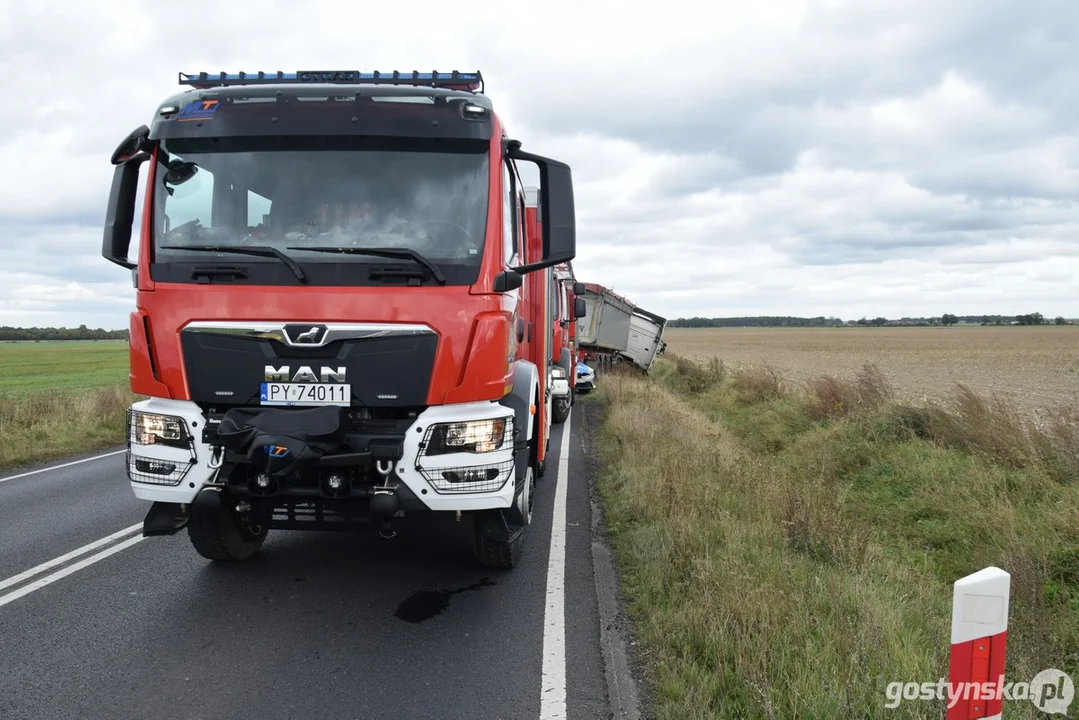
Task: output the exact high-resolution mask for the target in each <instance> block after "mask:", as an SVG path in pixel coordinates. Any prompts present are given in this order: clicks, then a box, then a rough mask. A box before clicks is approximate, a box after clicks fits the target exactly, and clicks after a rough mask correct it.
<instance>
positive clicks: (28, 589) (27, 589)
mask: <svg viewBox="0 0 1079 720" xmlns="http://www.w3.org/2000/svg"><path fill="white" fill-rule="evenodd" d="M145 539H146V538H145V537H143V536H142V535H136V536H135V537H133V538H128V539H127V540H125V541H123V542H122V543H120V544H119V545H113V546H112V547H111V548H106V549H105V550H102V551H101V552H99V553H97V554H96V555H91V556H90V557H88V558H84V559H82V560H80V561H79V562H77V563H75V564H74V565H68V566H67V567H66V568H64V569H63V570H57V571H56V572H54V573H53V574H52V575H46V576H45V577H43V578H41V579H40V580H35V581H34V582H32V583H30V584H29V585H24V586H23V587H21V588H19V589H18V590H15V591H14V592H10V593H8V594H7V595H0V607H3V606H4V605H7V604H8V603H9V602H14V601H15V600H18V599H19V598H21V597H22V596H23V595H29V594H30V593H32V592H34V591H35V590H40V589H41V588H43V587H45V586H46V585H51V584H52V583H54V582H56V581H57V580H60V579H62V578H65V577H67V576H68V575H70V574H72V573H75V572H78V571H79V570H82V569H83V568H84V567H88V566H90V565H93V564H94V563H96V562H97V561H98V560H104V559H105V558H107V557H108V556H109V555H115V554H116V553H118V552H120V551H121V550H126V549H127V548H129V547H131V546H132V545H134V544H135V543H137V542H141V541H142V540H145Z"/></svg>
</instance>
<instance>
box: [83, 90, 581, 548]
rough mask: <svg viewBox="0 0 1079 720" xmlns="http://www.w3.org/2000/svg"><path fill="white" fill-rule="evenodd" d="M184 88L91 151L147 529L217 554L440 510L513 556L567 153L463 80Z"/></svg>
mask: <svg viewBox="0 0 1079 720" xmlns="http://www.w3.org/2000/svg"><path fill="white" fill-rule="evenodd" d="M180 84H181V85H188V86H191V87H192V88H193V89H189V90H186V91H183V92H180V93H177V94H175V95H173V96H172V97H169V98H166V99H164V100H163V101H162V102H161V103H159V104H158V105H156V106H155V107H154V109H153V115H152V118H153V119H152V121H151V123H150V126H149V127H147V126H146V125H142V126H140V127H138V128H136V129H135V130H134V131H132V132H131V133H130V134H129V135H128V136H127V138H125V139H124V140H123V142H121V143H120V145H119V146H118V147H117V148H116V150H115V151H114V153H113V155H112V159H111V161H112V164H113V165H114V166H115V171H114V175H113V182H112V189H111V192H110V195H109V200H108V208H107V214H106V220H105V228H104V236H103V244H102V255H103V256H104V257H105V259H107V260H109V261H110V262H113V263H115V264H117V265H120V266H122V267H124V268H127V269H129V270H130V271H131V274H132V280H133V282H134V285H135V288H136V293H135V308H134V311H133V312H132V313H131V317H130V335H131V338H130V356H131V357H130V365H131V367H130V373H129V378H130V384H131V389H132V391H134V392H135V393H137V394H140V395H145V396H148V399H147V400H142V401H139V402H136V403H135V404H134V405H132V407H131V408H130V409H129V411H128V414H127V431H128V441H127V455H126V470H127V479H128V480H129V482H130V487H131V489H132V492H133V494H134V495H135V496H136V497H137V498H139V499H141V500H145V501H147V502H148V503H150V507H149V510H148V512H147V515H146V518H145V520H144V522H143V535H144V536H151V535H155V536H156V535H172V534H175V533H177V532H179V531H181V530H183V529H184V528H186V529H187V534H188V536H189V539H190V541H191V543H192V545H193V546H194V549H195V551H197V552H198V553H199V554H200V555H202V556H203V557H206V558H209V559H211V560H217V561H237V560H244V559H246V558H249V557H251V556H252V555H253V554H254V553H256V552H257V551H258V550H259V549H260V548H261V546H262V544H263V542H264V540H265V539H266V535H267V532H268V531H270V530H276V529H296V530H300V529H309V530H326V531H342V530H350V529H360V528H362V527H373V528H377V529H379V530H380V532H381V533H382V534H383V535H384V536H386V537H392V535H393V534H395V531H394V521H395V519H396V518H398V517H400V516H402V515H403V514H405V513H417V512H418V513H427V512H439V513H452V514H455V515H456V516H457V517H458V518H459V519H468V520H470V521H471V522H472V526H473V538H474V551H475V555H476V558H477V560H478V562H479V563H480V564H482V565H484V566H488V567H502V568H509V567H513V566H515V565H516V564H517V562H518V559H519V558H520V556H521V552H522V543H523V540H524V537H525V535H526V533H527V531H528V527H529V525H530V523H531V519H532V508H533V501H534V491H535V479H536V478H537V477H539V476H540V475H542V474H543V470H544V466H545V461H546V452H547V448H548V444H549V429H550V415H551V412H550V401H549V397H550V388H551V383H550V382H549V378H550V377H551V375H550V371H551V363H550V357H551V351H550V342H549V341H548V340H547V333H546V332H543V330H542V328H544V326H545V325H546V326H547V327H548V328H549V327H550V322H546V318H548V317H549V308H548V297H549V294H550V293H549V290H548V284H549V278H550V275H551V268H553V267H556V266H559V265H564V264H565V263H567V262H569V261H570V260H572V259H573V258H574V256H575V254H576V235H575V229H574V228H575V220H574V197H573V184H572V179H571V173H570V168H569V166H568V165H566V164H565V163H562V162H559V161H557V160H552V159H549V158H545V157H542V156H539V155H534V154H532V153H528V152H524V151H522V149H521V143H520V141H518V140H514V139H511V138H510V137H509V136H508V135H507V132H506V129H505V127H504V125H503V123H502V121H501V119H500V118H499V117H498V115H497V114H496V113H495V110H494V107H493V105H492V103H491V101H490V99H489V98H487V97H486V96H485V95H484V94H483V80H482V77H481V76H480V74H479V73H478V72H476V73H459V72H457V71H453V72H452V73H450V72H445V73H440V72H412V73H398V72H393V73H378V72H374V73H368V72H359V71H334V72H296V73H281V72H277V73H263V72H259V73H237V74H225V73H221V74H214V73H199V74H197V75H184V74H183V73H181V74H180ZM521 162H531V163H533V164H535V165H537V166H538V167H539V176H540V178H541V186H540V188H539V190H538V193H536V194H537V195H538V200H537V202H538V204H539V205H540V206H541V207H542V214H541V217H542V218H543V220H544V222H543V226H542V228H539V227H536V228H535V229H534V230H532V231H530V229H529V226H528V224H527V222H526V218H525V211H524V209H525V192H524V186H523V184H522V182H521V178H520V174H519V172H518V164H519V163H521ZM143 164H145V166H146V169H145V171H143V172H142V175H143V177H142V178H141V180H140V167H141V166H143ZM140 182H143V183H145V185H144V187H145V188H146V193H145V199H144V204H143V206H142V207H141V208H140V209H139V215H138V217H139V220H138V223H137V227H138V232H139V233H140V241H139V243H138V253H137V255H136V257H134V258H131V259H129V258H128V249H129V245H130V241H131V235H132V226H133V225H134V224H135V218H136V197H137V191H138V186H139V184H140ZM530 232H532V233H534V234H530ZM532 328H535V329H536V330H537V331H536V332H533V330H532Z"/></svg>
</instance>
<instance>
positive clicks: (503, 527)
mask: <svg viewBox="0 0 1079 720" xmlns="http://www.w3.org/2000/svg"><path fill="white" fill-rule="evenodd" d="M480 512H482V516H481V520H480V530H479V532H480V535H481V536H482V537H484V538H488V539H490V540H496V541H498V542H503V543H508V542H512V541H514V540H516V539H517V537H518V536H519V535H520V534H521V533H523V532H524V530H525V528H524V525H516V524H511V523H512V518H513V515H516V514H517V506H516V505H514V507H511V508H498V509H495V510H482V511H480Z"/></svg>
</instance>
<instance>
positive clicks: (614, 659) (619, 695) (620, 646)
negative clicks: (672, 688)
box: [574, 398, 650, 720]
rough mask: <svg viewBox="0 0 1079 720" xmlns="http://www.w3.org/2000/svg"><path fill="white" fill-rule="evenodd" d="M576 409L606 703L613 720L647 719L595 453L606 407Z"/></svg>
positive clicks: (587, 405)
mask: <svg viewBox="0 0 1079 720" xmlns="http://www.w3.org/2000/svg"><path fill="white" fill-rule="evenodd" d="M574 410H575V412H574V415H576V416H577V417H578V418H579V423H580V424H579V426H578V428H577V429H578V433H577V438H576V439H577V444H578V445H579V448H580V464H579V465H577V468H579V469H580V472H581V477H582V479H584V480H586V481H587V486H588V494H589V504H590V506H591V507H590V509H591V513H590V515H591V536H592V547H591V552H592V565H593V573H594V578H595V592H596V600H597V603H598V606H599V620H600V623H599V627H600V638H599V642H600V650H601V652H602V654H603V665H604V674H605V677H606V684H607V698H608V703H609V705H610V709H611V713H612V714H611V717H612V718H616V719H618V720H621V719H625V720H638V719H639V718H642V717H648V714H647V713H648V708H649V706H650V703H649V697H648V692H647V686H646V684H645V683H643V682H642V680H641V679H642V678H643V677H644V672H643V662H642V659H641V658H640V656H639V653H638V650H639V647H640V646H639V645H638V644H637V642H636V639H635V637H634V634H633V623H632V620H631V619H630V618H629V617H628V616H627V615H626V613H625V611H624V609H623V608H624V607H625V605H624V598H623V596H622V587H621V583H620V582H619V578H618V571H617V566H616V563H615V559H614V554H613V552H612V551H611V548H610V542H609V538H608V535H607V526H606V520H605V516H604V514H603V506H602V504H601V502H600V498H599V491H598V489H597V487H596V483H597V481H598V478H599V472H600V467H601V465H600V462H599V458H598V457H597V456H596V454H595V453H594V452H593V448H595V447H598V443H599V431H600V427H601V423H602V420H603V413H604V410H605V406H604V405H603V404H602V402H601V401H600V400H599V399H598V398H597V399H591V398H590V399H589V400H588V401H587V402H578V403H577V404H576V407H575V408H574Z"/></svg>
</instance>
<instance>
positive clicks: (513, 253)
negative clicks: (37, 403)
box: [502, 162, 520, 265]
mask: <svg viewBox="0 0 1079 720" xmlns="http://www.w3.org/2000/svg"><path fill="white" fill-rule="evenodd" d="M502 185H503V187H502V258H503V260H504V262H505V263H506V265H519V264H520V263H519V262H517V237H516V233H514V229H515V227H516V225H515V221H516V218H514V205H513V193H514V187H513V173H512V172H511V171H510V166H509V162H504V163H502Z"/></svg>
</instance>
